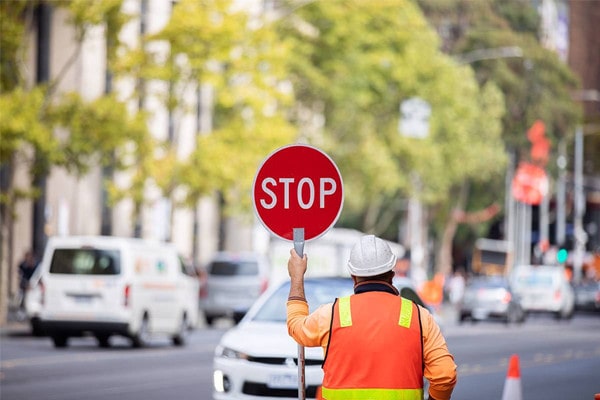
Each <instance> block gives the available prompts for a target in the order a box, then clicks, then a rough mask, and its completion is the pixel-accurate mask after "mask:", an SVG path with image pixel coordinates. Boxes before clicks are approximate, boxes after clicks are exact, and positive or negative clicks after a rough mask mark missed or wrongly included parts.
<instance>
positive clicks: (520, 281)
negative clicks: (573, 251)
mask: <svg viewBox="0 0 600 400" xmlns="http://www.w3.org/2000/svg"><path fill="white" fill-rule="evenodd" d="M511 276H512V277H511V284H512V285H513V288H514V290H515V292H516V293H517V295H519V296H520V297H521V304H522V305H523V309H524V310H525V312H527V313H534V312H535V313H552V314H554V315H555V316H556V317H557V318H571V317H572V316H573V312H574V309H575V292H574V290H573V287H572V286H571V283H570V282H569V280H568V278H567V274H566V271H565V268H564V267H563V266H559V265H521V266H516V267H515V268H514V270H513V272H512V275H511Z"/></svg>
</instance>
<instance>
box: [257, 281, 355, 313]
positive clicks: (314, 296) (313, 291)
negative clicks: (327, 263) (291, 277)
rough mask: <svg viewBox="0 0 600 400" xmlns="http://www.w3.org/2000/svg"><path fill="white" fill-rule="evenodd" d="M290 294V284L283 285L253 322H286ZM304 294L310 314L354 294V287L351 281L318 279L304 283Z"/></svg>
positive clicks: (263, 306) (260, 310) (264, 305)
mask: <svg viewBox="0 0 600 400" xmlns="http://www.w3.org/2000/svg"><path fill="white" fill-rule="evenodd" d="M289 293H290V283H289V282H286V283H283V284H282V285H281V286H280V287H279V288H278V289H277V290H276V291H275V292H273V293H272V294H271V296H270V297H269V299H268V300H267V301H266V302H265V303H264V304H263V305H262V307H261V308H260V309H259V310H258V312H257V313H256V315H254V317H253V318H252V320H253V321H261V322H285V321H286V317H287V314H286V302H287V298H288V295H289ZM304 293H305V295H306V300H307V301H308V304H309V307H310V312H312V311H314V310H315V309H316V308H317V307H319V306H320V305H322V304H326V303H332V302H333V301H334V300H335V299H336V298H337V297H343V296H347V295H350V294H352V293H354V286H353V284H352V280H350V279H318V280H309V279H307V280H306V281H305V282H304Z"/></svg>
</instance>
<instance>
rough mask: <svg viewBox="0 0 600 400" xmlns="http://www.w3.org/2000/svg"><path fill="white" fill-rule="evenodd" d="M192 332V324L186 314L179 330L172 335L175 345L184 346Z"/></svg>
mask: <svg viewBox="0 0 600 400" xmlns="http://www.w3.org/2000/svg"><path fill="white" fill-rule="evenodd" d="M189 333H190V326H189V324H188V321H187V317H186V316H185V315H184V316H183V318H181V323H180V324H179V331H178V332H177V333H176V334H175V335H174V336H173V337H172V340H173V344H174V345H175V346H184V345H185V344H186V342H187V339H188V336H189Z"/></svg>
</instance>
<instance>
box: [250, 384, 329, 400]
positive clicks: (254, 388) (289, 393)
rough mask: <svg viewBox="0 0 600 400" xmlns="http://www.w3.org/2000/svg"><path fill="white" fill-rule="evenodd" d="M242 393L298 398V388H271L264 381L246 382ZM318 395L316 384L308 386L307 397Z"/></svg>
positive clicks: (312, 397)
mask: <svg viewBox="0 0 600 400" xmlns="http://www.w3.org/2000/svg"><path fill="white" fill-rule="evenodd" d="M242 393H244V394H247V395H251V396H259V397H288V398H296V399H297V398H298V389H271V388H269V387H268V386H267V385H265V384H264V383H256V382H244V386H243V388H242ZM316 395H317V387H316V386H308V387H307V388H306V398H310V399H314V398H315V397H316Z"/></svg>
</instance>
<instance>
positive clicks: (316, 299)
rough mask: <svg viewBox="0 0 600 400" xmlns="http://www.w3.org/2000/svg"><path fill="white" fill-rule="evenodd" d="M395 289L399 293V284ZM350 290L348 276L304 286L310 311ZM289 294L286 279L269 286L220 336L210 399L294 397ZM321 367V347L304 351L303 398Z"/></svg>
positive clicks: (312, 388)
mask: <svg viewBox="0 0 600 400" xmlns="http://www.w3.org/2000/svg"><path fill="white" fill-rule="evenodd" d="M396 287H399V288H400V289H403V286H402V283H401V282H398V283H397V284H396ZM353 290H354V285H353V282H352V280H351V279H350V278H348V277H313V278H306V279H305V283H304V291H305V295H306V298H307V300H308V304H309V306H310V311H311V312H312V311H313V310H315V309H316V308H317V307H318V306H320V305H322V304H326V303H331V302H333V301H334V299H335V298H336V297H343V296H347V295H349V294H352V293H353ZM409 290H412V289H409ZM289 291H290V284H289V280H284V281H283V282H282V283H279V284H276V285H272V286H271V287H270V288H269V289H268V291H267V292H266V293H264V294H263V295H262V296H261V297H260V298H259V299H258V300H257V301H256V303H255V304H254V305H253V306H252V307H251V308H250V310H249V311H248V312H247V314H246V315H245V316H244V318H243V319H242V320H241V321H240V322H239V323H238V324H237V325H236V326H234V327H233V328H231V329H230V330H228V331H227V332H226V333H225V334H224V335H223V337H222V338H221V341H220V343H219V344H218V346H217V347H216V349H215V355H214V361H213V383H214V388H213V399H215V400H231V399H241V398H243V399H265V398H269V399H273V398H279V399H297V398H298V364H297V363H298V345H297V344H296V342H295V341H294V340H293V339H292V338H291V337H290V336H289V334H288V331H287V326H286V317H287V315H286V301H287V297H288V295H289ZM405 293H408V292H407V291H405ZM413 293H414V291H413ZM414 295H415V296H417V300H419V301H420V299H419V298H418V295H417V294H416V293H414ZM421 303H422V301H421ZM322 363H323V349H322V348H320V347H315V348H312V347H307V348H305V383H306V397H307V398H315V394H316V391H317V388H318V387H319V386H320V385H321V383H322V380H323V370H322V369H321V365H322Z"/></svg>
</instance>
